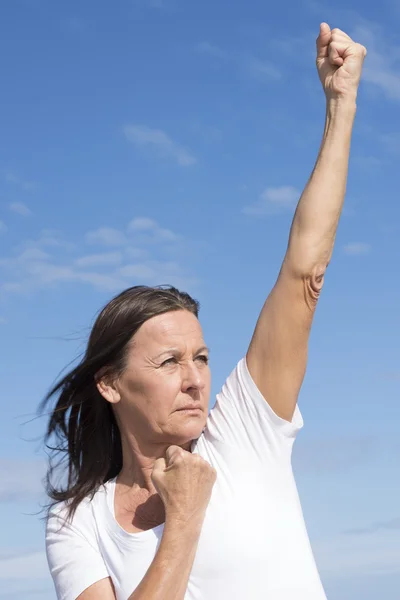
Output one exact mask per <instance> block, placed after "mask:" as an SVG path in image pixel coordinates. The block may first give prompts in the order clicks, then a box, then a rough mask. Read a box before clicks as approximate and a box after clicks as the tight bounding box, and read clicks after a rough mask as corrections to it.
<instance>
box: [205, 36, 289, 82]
mask: <svg viewBox="0 0 400 600" xmlns="http://www.w3.org/2000/svg"><path fill="white" fill-rule="evenodd" d="M195 49H196V51H197V52H198V53H200V54H203V55H204V56H208V57H210V58H211V59H215V61H218V62H219V63H227V64H229V63H230V64H231V66H232V67H234V68H236V69H238V70H239V71H241V72H242V73H244V74H245V75H246V76H247V77H250V78H251V79H254V80H255V81H258V82H259V83H265V82H269V81H277V80H279V79H281V78H282V72H281V70H280V69H279V68H278V67H277V66H276V65H274V64H272V62H270V61H268V60H265V59H260V58H258V57H255V56H246V55H244V54H240V53H236V52H233V53H228V52H227V51H226V50H225V49H223V48H221V47H220V46H218V45H216V44H213V43H211V42H207V41H203V42H200V43H199V44H197V46H196V47H195Z"/></svg>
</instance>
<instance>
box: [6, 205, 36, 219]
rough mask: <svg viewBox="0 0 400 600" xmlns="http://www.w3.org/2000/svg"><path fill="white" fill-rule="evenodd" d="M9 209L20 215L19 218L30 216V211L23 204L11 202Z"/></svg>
mask: <svg viewBox="0 0 400 600" xmlns="http://www.w3.org/2000/svg"><path fill="white" fill-rule="evenodd" d="M9 209H10V210H11V211H12V212H15V213H17V214H18V215H21V217H29V215H31V214H32V211H31V209H30V208H28V206H27V205H26V204H24V203H23V202H11V203H10V204H9Z"/></svg>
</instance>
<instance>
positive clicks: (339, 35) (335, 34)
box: [331, 27, 352, 42]
mask: <svg viewBox="0 0 400 600" xmlns="http://www.w3.org/2000/svg"><path fill="white" fill-rule="evenodd" d="M331 34H332V41H334V42H339V41H341V42H352V39H351V37H350V36H349V35H347V33H346V32H345V31H342V29H339V28H338V27H335V29H332V31H331Z"/></svg>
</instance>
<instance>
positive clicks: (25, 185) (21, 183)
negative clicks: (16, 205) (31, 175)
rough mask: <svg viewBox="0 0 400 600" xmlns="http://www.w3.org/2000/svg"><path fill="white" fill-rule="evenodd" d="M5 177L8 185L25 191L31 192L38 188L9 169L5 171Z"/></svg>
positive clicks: (32, 182)
mask: <svg viewBox="0 0 400 600" xmlns="http://www.w3.org/2000/svg"><path fill="white" fill-rule="evenodd" d="M3 177H4V180H5V181H7V182H8V183H12V184H14V185H16V186H18V187H19V188H21V189H23V190H25V191H31V190H33V189H35V187H36V184H35V182H34V181H26V180H25V179H23V178H22V177H19V176H18V175H16V174H15V173H14V172H13V171H10V170H8V169H7V170H5V171H3Z"/></svg>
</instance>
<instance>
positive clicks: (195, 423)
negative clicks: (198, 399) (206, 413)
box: [173, 419, 206, 446]
mask: <svg viewBox="0 0 400 600" xmlns="http://www.w3.org/2000/svg"><path fill="white" fill-rule="evenodd" d="M205 426H206V419H196V420H195V419H191V422H188V423H186V424H185V425H184V426H183V427H180V428H179V429H177V431H175V432H174V434H173V437H174V442H173V443H174V444H176V445H177V446H183V445H184V444H188V443H190V442H192V441H193V440H197V438H199V437H200V435H201V434H202V431H203V429H204V428H205ZM178 440H179V441H178Z"/></svg>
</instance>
